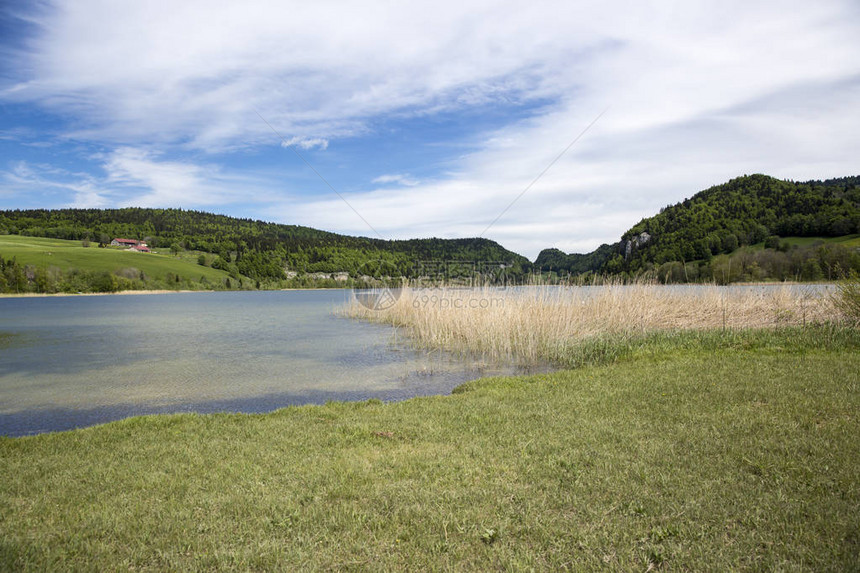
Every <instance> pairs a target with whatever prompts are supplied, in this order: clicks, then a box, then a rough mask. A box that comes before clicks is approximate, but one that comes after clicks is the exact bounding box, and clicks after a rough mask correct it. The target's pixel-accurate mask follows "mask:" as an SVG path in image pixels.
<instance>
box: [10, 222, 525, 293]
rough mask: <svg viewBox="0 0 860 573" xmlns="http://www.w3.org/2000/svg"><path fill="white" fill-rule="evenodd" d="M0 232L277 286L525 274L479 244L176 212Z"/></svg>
mask: <svg viewBox="0 0 860 573" xmlns="http://www.w3.org/2000/svg"><path fill="white" fill-rule="evenodd" d="M0 234H13V235H23V236H32V237H45V238H53V239H67V240H76V241H81V240H84V239H89V240H91V241H93V242H100V243H107V242H109V241H110V240H111V239H112V238H115V237H123V238H129V239H140V240H146V241H147V243H149V244H150V245H151V246H153V247H155V248H156V249H162V250H164V251H167V250H168V249H171V248H175V252H179V253H181V252H183V251H185V250H190V251H200V252H204V253H209V254H211V256H210V257H208V258H207V264H211V265H212V266H214V267H215V268H219V269H223V270H226V271H228V272H230V273H232V274H233V275H238V274H241V275H243V276H247V277H250V278H252V279H255V280H256V281H262V282H263V283H267V282H268V283H271V284H277V283H278V281H283V280H285V279H286V278H287V277H286V275H285V269H288V270H290V271H292V272H295V273H299V274H314V273H329V274H330V273H336V272H346V273H349V274H350V276H351V277H353V278H358V277H360V276H363V275H373V274H374V270H375V269H376V270H378V268H379V265H378V264H376V263H378V261H384V263H385V272H384V273H383V274H387V275H397V276H407V277H412V276H417V275H419V274H426V273H425V271H426V266H427V265H426V263H429V262H431V261H441V260H444V261H467V262H473V263H476V264H481V263H500V264H501V263H503V264H504V265H505V267H506V274H507V275H508V276H511V277H514V278H516V277H522V276H524V275H525V274H527V273H528V271H529V270H530V266H531V263H530V262H529V261H528V259H526V258H525V257H523V256H521V255H518V254H516V253H513V252H511V251H508V250H507V249H505V248H503V247H502V246H501V245H499V244H498V243H496V242H494V241H491V240H488V239H481V238H472V239H436V238H432V239H411V240H390V241H389V240H382V239H373V238H368V237H351V236H347V235H339V234H336V233H329V232H326V231H320V230H317V229H312V228H309V227H301V226H297V225H282V224H276V223H267V222H263V221H254V220H251V219H238V218H234V217H227V216H224V215H215V214H211V213H203V212H199V211H186V210H182V209H139V208H127V209H59V210H43V209H39V210H24V211H22V210H10V211H0Z"/></svg>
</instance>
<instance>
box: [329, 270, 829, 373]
mask: <svg viewBox="0 0 860 573" xmlns="http://www.w3.org/2000/svg"><path fill="white" fill-rule="evenodd" d="M399 294H400V296H399V298H397V301H396V302H395V303H394V304H393V305H391V306H389V307H387V308H384V309H382V310H371V309H369V308H367V307H366V306H364V305H362V304H360V303H359V302H358V301H357V300H356V299H353V301H352V303H351V304H349V305H348V306H347V307H346V308H344V309H343V314H344V315H346V316H350V317H353V318H359V319H365V320H372V321H375V322H382V323H386V324H391V325H394V326H397V327H403V328H404V329H406V331H407V333H408V334H409V336H410V337H411V339H412V342H413V344H415V345H416V346H418V347H424V348H442V349H446V350H450V351H455V352H464V353H474V354H479V355H483V356H486V357H488V358H492V359H504V360H512V361H515V362H518V363H536V362H541V361H546V360H550V361H554V360H555V359H557V358H558V357H560V356H563V354H564V350H565V348H569V347H570V346H571V345H574V344H577V343H580V342H582V341H584V340H587V339H589V338H594V337H598V336H605V335H621V336H633V335H637V334H646V333H651V332H656V331H675V330H689V329H699V330H703V329H739V328H766V327H777V326H788V325H801V324H807V323H817V322H824V321H828V320H833V319H835V318H836V316H837V312H836V311H835V309H834V307H833V303H832V300H831V298H830V297H828V296H827V293H826V292H824V291H823V290H821V289H818V290H815V289H803V288H798V287H789V286H779V287H776V288H774V287H768V288H761V287H758V288H757V287H719V286H713V285H704V286H695V287H680V288H679V287H673V286H663V285H659V284H650V283H638V284H628V285H623V284H610V285H604V286H591V287H557V286H531V287H523V288H509V289H498V288H492V287H486V288H473V289H458V288H435V289H426V288H410V287H405V288H403V289H400V290H399ZM388 300H389V301H391V299H388Z"/></svg>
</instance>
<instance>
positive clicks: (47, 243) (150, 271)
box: [0, 235, 229, 284]
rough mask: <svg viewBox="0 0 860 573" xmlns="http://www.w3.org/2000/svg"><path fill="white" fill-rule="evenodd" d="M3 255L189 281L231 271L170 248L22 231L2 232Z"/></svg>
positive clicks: (217, 277) (218, 278)
mask: <svg viewBox="0 0 860 573" xmlns="http://www.w3.org/2000/svg"><path fill="white" fill-rule="evenodd" d="M0 256H2V257H4V258H6V259H11V258H12V257H16V258H17V260H18V262H19V263H22V264H26V265H33V266H36V267H43V268H48V267H57V268H60V269H62V270H68V269H72V268H76V269H81V270H87V271H110V272H115V271H119V270H122V269H127V268H135V269H138V270H140V271H143V272H144V273H146V274H147V275H148V276H150V277H152V278H156V279H159V280H164V278H165V276H166V275H167V273H172V274H174V275H179V276H180V277H182V278H184V279H188V280H190V281H199V280H200V277H206V280H208V281H210V282H212V283H215V284H220V283H221V282H223V281H224V279H226V278H228V277H229V275H228V274H227V273H226V272H224V271H221V270H217V269H213V268H210V267H203V266H200V265H198V264H197V263H196V255H195V256H194V258H193V259H192V258H190V257H188V256H185V257H174V256H172V255H171V254H170V252H169V250H167V249H165V253H164V254H155V253H135V252H128V251H124V250H120V249H112V248H106V249H100V248H98V245H97V244H96V243H92V245H91V246H90V247H83V246H82V244H81V242H80V241H64V240H60V239H45V238H40V237H22V236H19V235H0Z"/></svg>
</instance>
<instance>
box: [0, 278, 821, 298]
mask: <svg viewBox="0 0 860 573" xmlns="http://www.w3.org/2000/svg"><path fill="white" fill-rule="evenodd" d="M837 283H838V281H816V282H797V281H775V282H738V283H730V284H727V285H714V284H711V283H678V284H669V285H662V284H661V285H655V286H719V287H731V286H778V285H791V286H817V285H836V284H837ZM517 286H532V285H517ZM545 286H561V285H545ZM581 286H591V285H581ZM597 286H601V285H597ZM447 288H451V287H447ZM466 288H472V287H466ZM311 290H355V288H354V287H318V288H317V287H311V288H277V289H255V290H242V289H232V290H217V291H216V290H188V289H183V290H168V289H144V290H121V291H116V292H23V293H17V294H16V293H0V299H3V298H42V297H55V296H115V295H120V296H126V295H135V294H141V295H151V294H180V293H192V292H286V291H311Z"/></svg>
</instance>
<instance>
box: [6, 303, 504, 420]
mask: <svg viewBox="0 0 860 573" xmlns="http://www.w3.org/2000/svg"><path fill="white" fill-rule="evenodd" d="M349 296H350V293H349V291H284V292H277V291H275V292H222V293H177V294H167V295H123V296H93V297H45V298H5V299H4V298H0V435H12V436H15V435H24V434H31V433H38V432H46V431H55V430H66V429H71V428H75V427H81V426H88V425H92V424H97V423H101V422H107V421H110V420H117V419H121V418H125V417H128V416H134V415H139V414H150V413H162V412H216V411H230V412H268V411H271V410H274V409H277V408H281V407H284V406H288V405H293V404H306V403H323V402H325V401H327V400H364V399H368V398H380V399H382V400H398V399H404V398H408V397H412V396H418V395H429V394H445V393H449V392H450V391H451V390H452V389H453V388H454V387H455V386H457V385H458V384H461V383H462V382H464V381H467V380H472V379H474V378H478V377H480V376H485V375H494V374H510V373H513V372H512V371H511V370H510V369H507V370H505V369H500V368H495V369H493V368H489V367H486V366H484V365H482V364H479V363H476V362H467V361H464V360H462V359H455V358H453V357H451V356H448V355H445V354H441V353H438V352H434V353H432V354H426V353H423V352H417V351H413V350H410V349H408V348H406V347H405V345H404V344H403V343H402V342H403V341H402V338H401V340H400V341H398V340H397V335H396V333H395V331H394V330H393V329H392V328H391V327H386V326H381V325H375V324H368V323H365V322H359V321H355V320H350V319H346V318H340V317H337V316H335V315H334V313H333V312H332V311H333V310H334V309H335V308H337V307H338V306H340V305H341V304H343V303H344V302H345V301H346V300H347V298H348V297H349Z"/></svg>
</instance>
